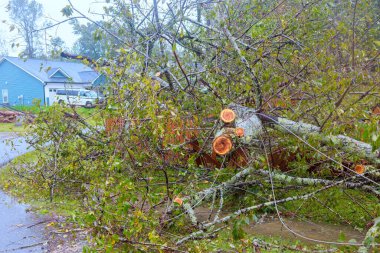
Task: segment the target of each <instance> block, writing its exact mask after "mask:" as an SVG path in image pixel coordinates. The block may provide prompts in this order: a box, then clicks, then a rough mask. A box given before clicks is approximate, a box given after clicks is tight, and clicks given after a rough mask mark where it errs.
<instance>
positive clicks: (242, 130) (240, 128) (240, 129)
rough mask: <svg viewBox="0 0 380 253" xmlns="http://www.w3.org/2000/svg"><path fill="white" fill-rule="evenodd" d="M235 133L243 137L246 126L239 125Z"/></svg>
mask: <svg viewBox="0 0 380 253" xmlns="http://www.w3.org/2000/svg"><path fill="white" fill-rule="evenodd" d="M235 134H236V136H237V137H243V136H244V128H242V127H237V128H236V129H235Z"/></svg>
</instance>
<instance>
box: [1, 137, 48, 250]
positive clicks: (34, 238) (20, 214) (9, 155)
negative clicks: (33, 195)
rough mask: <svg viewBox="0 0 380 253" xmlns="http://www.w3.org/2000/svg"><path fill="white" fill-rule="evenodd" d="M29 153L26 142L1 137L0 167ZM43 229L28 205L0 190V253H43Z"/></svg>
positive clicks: (20, 138) (38, 218) (15, 138)
mask: <svg viewBox="0 0 380 253" xmlns="http://www.w3.org/2000/svg"><path fill="white" fill-rule="evenodd" d="M10 141H12V142H13V145H12V144H11V142H10ZM29 151H30V149H28V144H27V143H26V142H25V138H23V137H18V136H17V135H15V134H14V133H0V167H2V166H3V165H5V164H7V163H8V162H9V161H11V160H13V159H14V158H15V157H17V156H19V155H22V154H24V153H26V152H29ZM44 225H45V224H44V222H43V218H42V217H38V216H37V215H35V214H33V213H30V212H29V211H28V206H27V205H24V204H21V203H19V202H17V201H16V200H15V199H13V198H12V197H10V196H8V195H7V194H5V193H4V192H3V191H1V190H0V253H2V252H17V253H24V252H33V253H37V252H38V253H39V252H46V249H45V248H46V239H45V237H44Z"/></svg>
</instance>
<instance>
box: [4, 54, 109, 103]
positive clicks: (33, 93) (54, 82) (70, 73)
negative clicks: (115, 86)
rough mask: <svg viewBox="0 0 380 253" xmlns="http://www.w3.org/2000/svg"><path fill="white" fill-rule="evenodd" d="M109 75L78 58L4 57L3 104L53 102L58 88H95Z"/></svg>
mask: <svg viewBox="0 0 380 253" xmlns="http://www.w3.org/2000/svg"><path fill="white" fill-rule="evenodd" d="M105 81H106V78H105V77H104V76H103V75H101V74H99V73H98V72H96V71H94V70H93V69H92V68H90V67H88V66H86V65H84V64H82V63H78V62H62V61H48V60H40V59H28V60H23V59H20V58H17V57H3V58H1V59H0V91H1V93H0V104H7V105H11V106H13V105H32V101H33V100H34V99H39V100H40V101H41V104H45V105H51V104H52V103H53V102H54V101H55V93H56V91H57V90H58V89H84V88H87V89H92V88H96V87H99V86H101V85H103V84H104V83H105Z"/></svg>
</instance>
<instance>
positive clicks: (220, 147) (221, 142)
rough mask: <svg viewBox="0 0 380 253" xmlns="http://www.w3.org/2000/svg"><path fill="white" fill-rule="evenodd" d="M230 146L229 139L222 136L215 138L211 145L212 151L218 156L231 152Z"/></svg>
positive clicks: (226, 136)
mask: <svg viewBox="0 0 380 253" xmlns="http://www.w3.org/2000/svg"><path fill="white" fill-rule="evenodd" d="M232 145H233V144H232V139H231V137H230V136H228V135H226V134H223V135H221V136H218V137H216V138H215V140H214V142H213V143H212V149H213V151H214V152H215V153H216V154H218V155H226V154H228V153H229V152H230V151H231V149H232Z"/></svg>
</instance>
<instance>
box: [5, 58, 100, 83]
mask: <svg viewBox="0 0 380 253" xmlns="http://www.w3.org/2000/svg"><path fill="white" fill-rule="evenodd" d="M3 60H7V61H9V62H10V63H12V64H14V65H16V66H17V67H19V68H21V69H22V70H24V71H25V72H27V73H29V74H30V75H32V76H34V77H35V78H37V79H39V80H40V81H41V82H67V81H70V82H74V83H92V82H93V81H95V80H96V79H97V78H98V77H99V76H100V74H99V73H98V72H96V71H94V70H93V69H92V68H90V67H88V66H86V65H84V64H82V63H78V62H63V61H49V60H42V59H27V60H24V59H20V58H17V57H9V56H6V57H3V58H2V59H1V60H0V63H1V62H2V61H3ZM57 72H61V73H62V74H63V76H69V78H62V75H61V76H59V77H54V76H55V74H56V73H57ZM68 79H69V80H68Z"/></svg>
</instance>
